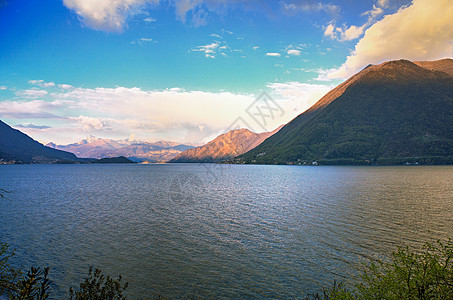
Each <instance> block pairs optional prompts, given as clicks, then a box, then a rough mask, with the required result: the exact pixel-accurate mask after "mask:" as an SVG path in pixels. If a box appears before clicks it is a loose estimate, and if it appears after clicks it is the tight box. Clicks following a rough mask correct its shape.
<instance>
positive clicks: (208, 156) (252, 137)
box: [170, 127, 281, 163]
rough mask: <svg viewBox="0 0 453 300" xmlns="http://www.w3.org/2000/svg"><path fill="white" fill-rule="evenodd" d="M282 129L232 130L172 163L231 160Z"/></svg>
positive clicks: (173, 160)
mask: <svg viewBox="0 0 453 300" xmlns="http://www.w3.org/2000/svg"><path fill="white" fill-rule="evenodd" d="M280 128H281V127H279V128H277V129H276V130H274V131H272V132H263V133H253V132H251V131H250V130H248V129H236V130H231V131H229V132H227V133H224V134H222V135H219V136H218V137H216V138H215V139H214V140H212V141H210V142H209V143H207V144H206V145H204V146H200V147H197V148H192V149H189V150H186V151H184V152H183V153H181V154H179V155H178V156H177V157H175V158H174V159H172V160H170V162H178V163H183V162H219V161H223V160H226V159H230V158H233V157H236V156H238V155H240V154H242V153H245V152H247V151H249V150H251V149H253V148H255V147H256V146H258V145H259V144H261V143H262V142H263V141H264V140H265V139H267V138H268V137H269V136H271V135H273V134H274V133H275V132H277V131H278V130H279V129H280Z"/></svg>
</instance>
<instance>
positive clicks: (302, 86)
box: [268, 82, 333, 119]
mask: <svg viewBox="0 0 453 300" xmlns="http://www.w3.org/2000/svg"><path fill="white" fill-rule="evenodd" d="M268 87H269V88H270V89H271V90H272V94H273V95H275V96H276V98H283V99H286V100H288V101H286V102H284V104H282V107H283V108H284V109H285V111H287V112H288V116H287V117H288V118H291V119H292V118H294V117H295V116H297V115H299V114H300V113H302V112H304V111H305V110H307V109H308V108H310V107H311V106H312V105H313V104H314V103H316V102H317V101H318V100H319V99H320V98H321V97H322V96H324V95H325V94H326V93H327V92H328V91H329V90H331V89H332V88H333V86H332V85H324V84H308V83H301V82H285V83H271V84H269V85H268Z"/></svg>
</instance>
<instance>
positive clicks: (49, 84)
mask: <svg viewBox="0 0 453 300" xmlns="http://www.w3.org/2000/svg"><path fill="white" fill-rule="evenodd" d="M28 83H29V84H33V85H37V86H39V87H42V88H48V87H54V86H55V82H45V81H44V80H29V81H28Z"/></svg>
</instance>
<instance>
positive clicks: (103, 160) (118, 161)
mask: <svg viewBox="0 0 453 300" xmlns="http://www.w3.org/2000/svg"><path fill="white" fill-rule="evenodd" d="M93 163H94V164H133V163H134V162H133V161H132V160H130V159H127V158H126V157H124V156H120V157H108V158H101V159H98V160H95V161H93Z"/></svg>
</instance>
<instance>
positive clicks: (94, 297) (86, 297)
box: [69, 267, 128, 300]
mask: <svg viewBox="0 0 453 300" xmlns="http://www.w3.org/2000/svg"><path fill="white" fill-rule="evenodd" d="M121 281H122V278H121V275H120V276H119V277H118V279H117V280H114V279H112V278H111V277H110V276H108V275H107V276H105V275H103V274H102V271H101V270H99V269H96V270H95V271H94V272H93V268H92V267H90V269H89V271H88V277H87V278H85V281H84V282H82V283H81V284H80V289H79V290H78V291H75V292H74V290H73V288H70V289H69V295H70V299H76V300H104V299H108V300H113V299H126V297H124V296H123V292H124V291H125V290H126V288H127V286H128V283H127V282H126V283H125V284H124V285H123V284H122V283H121Z"/></svg>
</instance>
